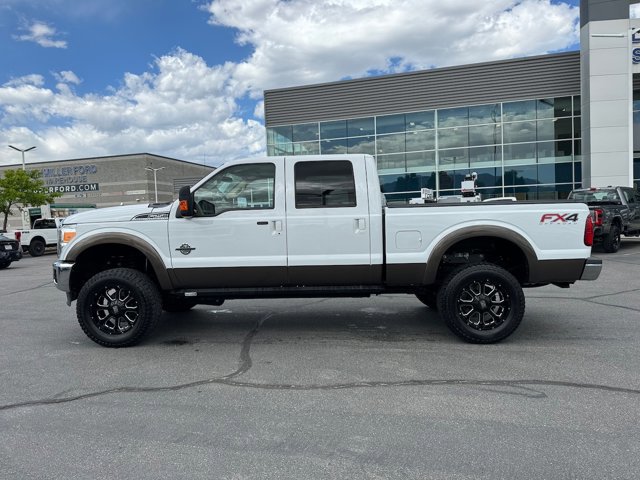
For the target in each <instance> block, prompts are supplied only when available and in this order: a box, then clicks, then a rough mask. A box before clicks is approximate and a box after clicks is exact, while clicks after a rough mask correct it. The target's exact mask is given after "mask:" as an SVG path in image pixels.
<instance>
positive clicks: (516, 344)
mask: <svg viewBox="0 0 640 480" xmlns="http://www.w3.org/2000/svg"><path fill="white" fill-rule="evenodd" d="M594 255H595V256H598V257H600V258H602V259H603V260H604V269H603V273H602V275H601V277H600V279H598V280H597V281H595V282H579V283H578V284H576V285H574V286H573V287H572V288H571V289H568V290H567V289H559V288H556V287H542V288H537V289H529V290H526V292H525V293H526V298H527V313H526V314H525V319H524V321H523V323H522V325H521V326H520V328H519V329H518V330H517V331H516V333H515V334H514V335H512V336H511V337H510V338H508V339H507V340H506V341H504V342H502V343H500V344H496V345H488V346H478V345H469V344H465V343H462V342H461V341H459V340H458V339H457V337H454V336H453V334H451V333H449V331H448V330H447V328H446V327H445V326H444V325H443V323H442V322H441V321H440V320H439V318H438V316H437V314H435V313H433V312H432V311H431V310H429V309H428V308H427V307H425V306H423V305H422V304H421V303H420V302H419V301H418V300H417V299H415V298H414V297H412V296H408V295H392V296H381V297H376V298H370V299H318V300H253V301H241V300H234V301H229V302H227V303H225V304H224V305H222V306H220V307H208V306H199V307H196V309H194V310H193V311H192V312H190V313H187V314H165V315H164V316H163V319H162V322H161V324H160V325H159V327H158V329H157V330H156V331H155V332H154V334H153V335H151V336H149V337H148V338H147V339H146V340H145V341H144V342H143V343H142V344H141V345H139V346H137V347H134V348H129V349H120V350H116V349H106V348H102V347H99V346H98V345H96V344H94V343H93V342H91V341H90V340H89V339H88V338H87V337H85V335H84V334H83V333H82V331H81V329H80V327H79V326H78V324H77V321H76V320H75V310H74V308H69V307H67V306H66V304H65V297H64V294H63V293H62V292H60V291H58V290H57V289H56V288H55V287H54V285H53V283H52V280H51V268H50V265H51V263H52V262H53V261H54V255H45V256H43V257H39V258H31V257H29V256H28V255H27V256H25V258H23V259H22V260H21V261H19V262H16V263H14V264H13V265H12V266H11V267H10V268H8V269H5V270H1V271H0V328H1V330H0V331H1V333H0V382H1V383H0V385H2V388H1V389H0V478H3V479H4V478H7V479H14V478H15V479H32V478H33V479H52V478H64V479H75V478H77V479H102V478H105V479H106V478H136V479H147V478H148V479H157V478H171V479H179V478H184V479H194V478H207V479H234V480H241V479H254V478H255V479H263V478H291V479H312V478H313V479H315V478H319V479H325V478H327V479H328V478H339V479H359V478H362V479H365V478H366V479H387V478H389V479H396V478H397V479H471V478H487V479H489V478H491V479H493V478H505V479H507V478H508V479H514V478H549V479H556V478H562V479H564V478H567V479H574V478H576V479H577V478H580V479H583V478H593V479H603V478H615V479H620V478H629V479H632V478H638V476H640V428H639V426H638V425H639V424H640V280H639V278H638V277H639V273H640V240H638V239H631V240H625V241H624V242H623V246H622V248H621V249H620V251H619V252H618V253H616V254H604V253H602V251H601V250H598V249H595V250H594ZM74 307H75V304H74Z"/></svg>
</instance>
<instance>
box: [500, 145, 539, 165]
mask: <svg viewBox="0 0 640 480" xmlns="http://www.w3.org/2000/svg"><path fill="white" fill-rule="evenodd" d="M504 163H505V164H516V163H536V144H535V143H520V144H517V145H505V146H504Z"/></svg>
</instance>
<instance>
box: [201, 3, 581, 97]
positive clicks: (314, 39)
mask: <svg viewBox="0 0 640 480" xmlns="http://www.w3.org/2000/svg"><path fill="white" fill-rule="evenodd" d="M208 10H209V12H210V13H211V18H210V23H213V24H216V25H223V26H227V27H232V28H236V29H238V32H239V33H238V37H237V38H238V42H240V43H242V44H249V45H251V46H252V47H254V51H253V54H252V55H251V57H250V58H248V59H247V60H246V61H245V62H242V63H240V64H239V65H238V68H237V72H236V75H235V77H236V80H237V81H238V82H239V83H240V85H242V86H243V87H244V88H246V89H249V90H250V91H251V93H252V95H253V97H254V98H261V96H262V90H263V89H265V88H266V89H269V88H278V87H285V86H290V85H297V84H305V83H315V82H326V81H333V80H337V79H340V78H345V77H360V76H364V75H366V74H367V73H368V72H371V71H378V72H385V73H393V72H396V71H403V70H407V69H415V68H429V67H431V66H445V65H454V64H464V63H473V62H481V61H489V60H496V59H503V58H508V57H519V56H526V55H533V54H542V53H546V52H548V51H552V50H558V49H563V48H566V47H568V46H570V45H572V44H575V43H577V42H578V38H579V35H578V28H579V25H578V23H577V22H578V8H577V7H570V6H569V5H566V4H551V2H550V1H549V0H523V1H520V0H493V1H491V2H468V1H462V0H456V1H446V2H443V1H442V0H393V1H392V0H245V1H243V2H237V1H236V0H215V1H213V2H211V3H210V4H209V6H208ZM541 19H544V21H541Z"/></svg>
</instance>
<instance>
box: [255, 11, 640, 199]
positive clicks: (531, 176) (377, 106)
mask: <svg viewBox="0 0 640 480" xmlns="http://www.w3.org/2000/svg"><path fill="white" fill-rule="evenodd" d="M631 3H637V2H634V1H629V0H610V1H603V0H588V1H583V2H581V5H580V17H581V23H580V51H574V52H565V53H557V54H550V55H542V56H535V57H526V58H518V59H511V60H504V61H496V62H487V63H479V64H473V65H463V66H454V67H446V68H437V69H430V70H423V71H415V72H409V73H400V74H393V75H386V76H380V77H368V78H362V79H356V80H345V81H337V82H332V83H325V84H317V85H305V86H297V87H292V88H283V89H277V90H268V91H265V93H264V104H265V125H266V127H267V128H266V129H267V153H268V155H308V154H318V153H320V154H343V153H367V154H371V155H374V156H375V157H376V160H377V164H378V173H379V176H380V180H381V184H382V189H383V192H384V193H385V194H386V197H387V200H391V201H393V200H399V201H404V200H406V199H407V198H411V197H415V196H418V195H419V191H420V189H421V188H425V187H427V188H431V189H434V190H436V191H437V194H438V195H453V194H459V193H460V182H461V181H462V179H463V178H464V176H465V175H466V174H468V173H471V172H476V173H477V174H478V182H477V183H478V187H479V189H480V193H482V194H483V197H485V198H486V197H498V196H515V197H517V198H519V199H528V200H529V199H531V200H536V199H556V198H565V197H566V196H567V194H568V192H569V191H571V190H572V189H573V188H579V187H591V186H607V185H627V186H635V187H636V188H638V186H639V185H640V67H639V65H640V33H638V30H640V28H638V27H640V21H638V20H635V19H633V20H630V19H629V8H630V4H631Z"/></svg>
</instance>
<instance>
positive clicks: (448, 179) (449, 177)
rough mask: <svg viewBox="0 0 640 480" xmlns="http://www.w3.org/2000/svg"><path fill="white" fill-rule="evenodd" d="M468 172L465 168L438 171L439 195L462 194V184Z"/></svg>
mask: <svg viewBox="0 0 640 480" xmlns="http://www.w3.org/2000/svg"><path fill="white" fill-rule="evenodd" d="M467 173H468V172H467V171H465V170H459V171H457V172H456V171H453V170H449V171H441V172H439V173H438V181H439V183H440V187H439V188H440V190H439V195H460V185H461V184H462V181H463V180H464V176H465V175H466V174H467ZM454 188H455V189H457V190H456V191H450V192H443V191H442V190H448V189H454Z"/></svg>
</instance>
